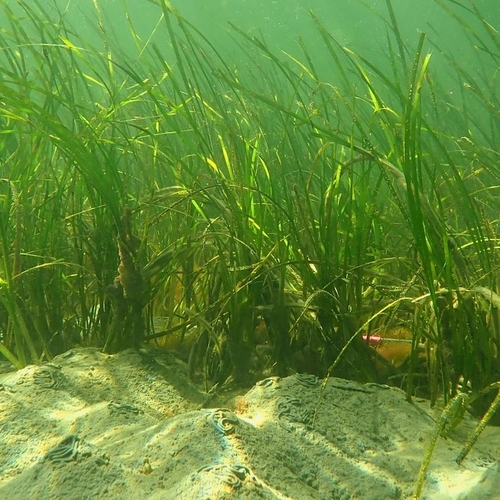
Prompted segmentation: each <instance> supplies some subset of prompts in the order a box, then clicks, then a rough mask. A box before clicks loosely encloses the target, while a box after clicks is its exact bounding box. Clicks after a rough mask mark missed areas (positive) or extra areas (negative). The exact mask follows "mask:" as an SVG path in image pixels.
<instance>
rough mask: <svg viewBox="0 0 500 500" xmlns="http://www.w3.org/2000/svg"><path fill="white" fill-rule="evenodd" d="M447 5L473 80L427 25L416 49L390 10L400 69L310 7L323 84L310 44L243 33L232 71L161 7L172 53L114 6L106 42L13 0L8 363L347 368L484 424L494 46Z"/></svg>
mask: <svg viewBox="0 0 500 500" xmlns="http://www.w3.org/2000/svg"><path fill="white" fill-rule="evenodd" d="M439 3H440V4H441V2H439ZM95 5H96V6H97V5H98V3H97V2H95ZM442 6H443V8H444V9H446V10H447V11H448V13H449V16H450V22H451V20H453V22H457V23H459V24H460V25H461V26H462V28H463V32H464V37H469V39H470V42H471V45H472V46H474V47H475V48H476V54H477V71H474V72H473V71H471V69H470V68H469V67H468V66H467V65H466V64H461V62H460V60H457V58H456V56H455V55H454V54H452V53H446V52H445V53H444V54H443V56H444V58H443V59H442V60H446V64H443V63H442V62H441V63H440V65H439V68H437V67H435V65H433V56H432V54H431V49H434V50H436V49H437V50H439V47H436V45H435V44H433V42H432V40H428V39H427V37H426V35H425V34H423V33H422V34H421V35H420V36H419V37H418V36H417V39H416V40H415V44H414V45H411V46H408V44H405V43H404V42H403V40H402V38H401V35H400V32H399V29H398V25H397V20H396V17H395V15H394V12H393V10H392V6H391V3H390V1H389V0H388V1H387V21H386V26H387V35H386V36H387V47H388V51H387V55H386V61H385V63H384V67H382V66H378V65H376V64H374V63H373V62H372V61H371V60H370V59H368V58H367V57H366V56H364V55H363V54H358V53H354V52H353V51H351V50H350V49H349V48H346V47H342V46H341V45H339V44H338V43H337V42H336V41H335V39H334V38H333V37H332V36H331V35H330V34H329V33H328V32H327V31H326V30H325V29H324V27H323V26H322V25H321V22H320V21H319V20H317V19H316V18H314V15H313V14H312V15H313V19H314V21H315V23H316V25H317V30H318V33H319V35H320V36H321V38H322V40H323V42H324V54H323V55H322V57H323V59H322V60H323V61H325V60H327V59H329V61H330V65H331V66H332V68H333V71H332V75H331V78H329V79H325V78H324V77H323V76H321V75H322V74H323V70H322V69H321V68H318V67H317V64H318V63H317V62H316V60H315V55H314V54H312V53H310V52H308V49H307V46H306V43H305V42H303V41H300V44H299V45H300V47H301V49H302V56H301V57H300V58H299V57H295V56H293V57H292V56H291V55H288V54H281V53H275V52H273V50H272V49H271V48H270V47H268V46H267V45H266V44H265V43H264V42H263V41H261V40H260V39H258V38H252V37H249V36H248V35H246V34H245V33H243V32H241V31H239V30H238V29H237V28H236V27H233V30H234V36H235V37H236V38H237V39H238V42H239V44H240V46H241V47H242V50H243V51H244V53H245V58H246V61H245V64H243V63H241V64H239V65H237V64H234V63H233V62H232V61H230V60H228V59H227V58H225V57H224V56H223V55H222V54H221V53H220V52H218V51H217V49H216V47H215V46H214V45H212V44H211V43H210V41H209V40H207V39H206V38H205V36H204V35H203V34H202V33H200V32H199V31H197V29H195V28H194V27H193V26H191V25H190V24H189V23H188V22H187V21H186V20H184V19H183V18H182V17H180V16H179V15H178V14H177V13H176V12H175V11H174V10H173V9H172V8H171V7H170V6H169V5H168V2H166V1H164V0H158V16H159V18H160V22H159V23H158V26H157V30H164V32H165V33H164V34H165V35H168V39H169V41H170V47H169V48H168V54H164V53H162V50H161V49H160V47H158V46H156V45H155V44H154V43H152V42H151V41H150V40H148V41H142V40H141V39H140V37H139V36H138V35H137V33H135V31H134V29H133V25H132V23H131V24H130V26H131V27H130V29H131V34H132V36H133V39H134V40H135V42H136V44H137V49H138V53H139V54H140V55H139V57H138V58H137V60H135V61H133V62H131V61H129V60H127V58H125V57H123V56H122V55H121V54H120V52H119V49H118V48H116V47H114V46H113V44H112V42H111V37H109V36H108V34H107V32H106V29H105V23H104V21H103V20H102V19H101V18H100V19H99V26H100V27H101V29H102V33H101V34H102V40H100V41H99V43H100V44H101V46H100V47H99V48H92V46H91V44H89V43H88V42H87V41H85V40H82V39H81V38H79V36H78V35H77V33H76V32H75V30H74V29H73V28H72V27H71V26H70V25H68V24H67V23H66V22H65V20H64V16H63V15H61V16H60V18H59V19H57V20H54V16H53V15H52V16H51V15H49V14H48V13H47V12H46V10H45V9H46V7H44V5H43V3H42V2H38V1H36V0H35V1H33V0H30V1H29V2H28V1H22V0H21V1H19V2H18V6H17V9H16V12H14V11H13V10H11V8H10V7H9V3H8V2H6V0H0V9H1V12H2V19H3V21H2V26H1V27H0V65H1V75H2V77H1V79H0V123H1V127H0V164H1V168H2V174H1V183H0V256H1V259H0V354H2V355H3V357H4V358H6V359H7V360H8V361H9V362H10V363H11V364H12V365H13V366H15V367H22V366H24V365H26V364H27V363H38V362H40V361H41V360H50V359H51V358H52V357H53V356H54V355H56V354H58V353H61V352H63V351H64V350H67V349H69V348H71V347H75V346H99V347H102V348H104V349H105V350H106V351H108V352H116V351H117V350H120V349H124V348H127V347H132V346H135V347H137V346H139V345H140V343H141V342H144V341H150V342H158V343H160V344H161V345H165V346H166V348H171V349H176V350H179V351H180V352H181V354H183V355H185V356H186V359H187V360H188V361H189V370H190V375H191V377H192V378H193V379H195V380H203V381H204V382H205V383H206V384H207V387H211V386H213V385H215V384H221V383H223V382H224V381H226V380H227V379H228V378H231V379H233V380H236V381H237V382H243V381H246V380H247V379H249V378H250V379H251V378H252V377H253V376H260V375H262V374H276V375H284V374H286V373H289V372H290V371H300V372H312V373H315V374H316V375H318V376H325V375H327V374H335V375H339V376H343V377H347V378H353V379H357V380H361V381H378V382H383V383H391V384H394V385H398V386H401V387H403V388H405V389H406V390H407V391H408V395H409V397H411V396H413V395H415V394H422V395H427V396H430V398H431V399H432V400H433V401H435V400H436V398H437V397H438V396H439V395H442V396H444V400H445V401H448V400H450V399H451V398H453V397H455V395H456V394H457V393H458V392H460V391H461V390H463V389H465V388H468V389H470V390H472V391H474V392H475V393H476V394H481V395H482V394H483V393H484V394H486V396H487V397H486V400H485V398H484V397H482V398H473V399H475V405H477V411H478V413H480V414H481V415H482V414H484V413H485V411H486V409H487V408H488V405H489V402H491V400H492V399H493V397H492V396H494V394H493V393H492V391H487V390H485V388H487V387H488V386H490V384H493V383H494V382H496V381H498V380H500V367H499V365H500V363H499V353H498V350H499V340H500V332H499V327H500V315H499V308H500V295H498V293H500V292H499V283H498V280H497V270H498V266H499V263H500V260H499V256H498V237H499V229H500V228H499V224H498V214H499V213H500V201H499V199H500V198H499V196H498V193H497V190H498V186H499V181H500V167H499V165H500V158H499V153H498V150H497V146H498V144H500V101H499V97H500V96H499V91H500V87H499V85H498V67H499V65H500V36H499V35H498V33H497V31H496V30H495V29H494V28H493V27H492V26H490V25H489V24H488V23H487V22H486V21H483V17H482V15H481V13H480V12H479V11H478V10H477V8H476V7H474V5H473V3H472V2H470V3H466V2H464V3H462V2H460V1H453V2H442ZM97 15H98V16H100V12H99V10H97ZM471 18H473V19H474V22H471V23H469V22H468V21H467V19H471ZM472 25H473V26H474V28H472V27H471V26H472ZM444 66H447V67H446V68H445V67H444ZM438 69H439V71H438ZM445 74H446V78H447V79H448V80H450V79H452V80H454V81H456V82H457V83H456V87H457V89H458V90H457V91H456V92H455V93H454V94H451V93H449V92H447V91H446V90H445V88H444V87H443V85H441V83H440V82H441V77H442V75H445ZM378 337H382V338H383V339H385V340H383V342H384V344H383V345H381V346H380V348H373V347H372V345H373V344H375V343H376V342H375V341H376V339H378ZM384 345H385V349H386V350H385V351H384V348H383V346H384ZM391 345H392V346H393V351H394V352H396V351H398V352H399V354H398V356H399V358H398V357H397V356H396V355H395V354H390V351H391V349H390V348H387V346H391ZM402 346H403V347H402ZM404 349H406V350H404ZM402 350H403V355H402V356H401V351H402ZM481 391H483V392H481ZM488 397H489V400H488V399H487V398H488ZM471 400H472V398H471Z"/></svg>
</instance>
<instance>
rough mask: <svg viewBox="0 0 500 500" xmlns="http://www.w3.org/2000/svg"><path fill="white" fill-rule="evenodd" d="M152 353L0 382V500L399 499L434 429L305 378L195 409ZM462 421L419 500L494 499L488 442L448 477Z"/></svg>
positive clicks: (81, 357) (200, 399)
mask: <svg viewBox="0 0 500 500" xmlns="http://www.w3.org/2000/svg"><path fill="white" fill-rule="evenodd" d="M186 374H187V369H186V366H185V365H184V363H182V362H181V361H180V360H178V359H177V358H175V357H174V356H173V355H171V354H169V353H166V352H164V351H161V350H157V349H155V348H153V347H147V348H144V349H141V350H140V351H133V350H128V351H124V352H122V353H119V354H116V355H107V354H103V353H102V352H100V351H99V350H97V349H93V348H86V349H72V350H71V351H68V352H67V353H64V354H62V355H60V356H57V357H56V358H55V359H54V361H53V363H50V364H44V365H41V366H28V367H26V368H24V369H22V370H19V371H16V372H7V373H2V374H0V498H2V499H3V498H5V499H9V500H59V499H60V500H87V499H88V500H91V499H92V500H93V499H110V500H115V499H116V500H128V499H130V500H143V499H144V500H160V499H162V500H170V499H172V500H174V499H175V500H195V499H196V500H221V499H280V500H285V499H287V500H288V499H293V500H354V499H359V500H389V499H408V498H411V497H412V493H413V491H414V487H415V481H416V478H417V476H418V471H419V468H420V465H421V463H422V460H423V458H424V456H425V452H426V449H427V447H428V445H429V442H430V440H431V438H432V435H433V434H434V432H435V426H436V424H435V419H436V418H437V416H438V415H436V414H435V413H434V412H433V411H432V410H430V409H429V405H428V403H426V402H423V401H422V402H416V403H415V404H414V405H412V404H410V403H408V402H407V401H406V400H405V394H404V393H403V391H401V390H399V389H395V388H389V387H386V386H380V385H376V384H364V385H363V384H359V383H356V382H352V381H348V380H343V379H339V378H331V379H329V380H328V382H327V384H326V386H324V387H323V383H322V381H321V380H319V379H317V378H316V377H314V376H312V375H307V374H296V375H293V376H290V377H286V378H278V377H271V378H267V379H265V380H262V381H260V382H258V383H257V384H256V385H255V386H254V387H252V388H251V389H250V390H248V391H247V392H245V391H242V392H241V394H239V395H237V394H235V393H234V392H233V393H231V394H230V393H226V394H224V392H221V393H219V394H218V395H216V396H214V395H207V394H206V393H204V392H202V391H201V390H200V389H199V388H197V387H195V386H194V385H192V384H190V383H188V382H187V375H186ZM475 425H476V422H474V421H473V420H472V419H470V418H469V417H467V418H465V419H464V422H463V423H462V424H461V426H460V427H459V428H458V429H457V430H456V431H454V432H453V433H452V435H451V436H450V437H449V438H447V439H444V438H440V439H439V440H438V443H437V446H436V450H435V452H434V455H433V457H432V462H431V464H430V467H429V470H428V473H427V478H426V483H425V487H424V490H423V494H422V498H423V499H436V500H447V499H450V500H452V499H453V500H458V499H462V500H465V499H467V500H473V499H477V500H488V499H500V469H499V462H498V460H499V458H500V429H499V428H494V427H491V428H487V429H486V431H485V432H484V433H483V434H482V435H481V437H480V438H479V440H478V442H477V444H476V446H475V447H474V449H473V450H472V452H471V453H470V454H469V455H468V456H467V458H466V460H465V461H464V462H463V464H462V465H460V466H459V465H457V464H456V462H455V459H456V457H457V455H458V453H459V452H460V450H461V448H462V446H463V444H464V443H465V441H466V439H467V435H468V433H469V432H471V431H472V429H473V428H474V427H475Z"/></svg>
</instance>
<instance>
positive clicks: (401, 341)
mask: <svg viewBox="0 0 500 500" xmlns="http://www.w3.org/2000/svg"><path fill="white" fill-rule="evenodd" d="M398 330H399V329H398ZM388 333H389V334H390V333H391V332H388ZM404 333H405V335H404V336H406V331H404ZM408 334H410V332H408ZM397 335H398V337H400V336H403V335H401V332H400V331H397ZM363 340H365V341H366V342H368V345H369V346H370V347H373V348H374V349H376V351H377V352H378V354H380V356H382V357H383V358H384V359H386V360H387V361H388V362H389V363H391V364H392V365H393V366H395V367H396V368H397V367H399V366H401V365H402V364H403V363H404V362H405V360H406V359H407V358H408V356H409V355H410V353H411V346H412V340H411V334H410V338H397V337H396V338H395V337H392V336H387V337H386V336H384V337H383V336H380V335H363Z"/></svg>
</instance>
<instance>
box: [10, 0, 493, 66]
mask: <svg viewBox="0 0 500 500" xmlns="http://www.w3.org/2000/svg"><path fill="white" fill-rule="evenodd" d="M7 3H9V2H7ZM48 3H49V2H48ZM454 3H455V2H453V1H450V0H419V1H418V2H415V1H413V0H397V1H396V2H393V9H394V13H395V15H396V18H397V20H398V26H399V29H400V31H401V36H402V39H403V41H404V42H405V44H406V43H408V44H414V43H416V40H417V39H418V34H419V33H420V32H426V33H427V34H428V35H429V36H430V37H431V38H432V39H433V40H434V41H435V42H437V43H439V47H440V48H442V49H443V50H446V51H447V50H451V51H453V52H455V53H456V54H457V55H459V57H461V58H464V57H467V54H469V53H470V50H471V44H470V42H469V41H468V40H467V39H466V38H465V37H464V32H463V30H462V29H461V28H460V27H459V26H458V24H457V23H456V22H455V21H454V20H453V19H452V18H451V17H450V16H449V15H448V14H447V13H446V12H445V11H444V10H443V9H442V8H441V7H440V6H439V4H441V5H443V6H446V5H452V4H454ZM12 4H13V6H14V4H15V2H12ZM474 4H475V6H476V7H477V8H478V9H479V10H480V11H481V12H482V14H483V15H484V16H485V20H486V21H488V22H490V23H491V24H492V25H495V23H496V22H497V19H498V18H499V16H500V6H499V3H498V2H497V1H496V0H476V1H475V2H474ZM49 5H54V6H56V7H55V8H54V9H52V10H51V12H52V13H53V15H54V16H55V19H54V20H57V17H58V16H63V17H64V18H65V20H66V22H69V23H72V24H73V25H74V26H75V27H77V28H78V33H79V35H81V36H82V37H83V38H87V39H89V40H91V39H92V38H95V39H96V41H97V42H99V41H100V40H101V33H100V30H99V28H98V26H97V16H96V6H97V8H98V10H100V13H101V14H102V18H103V19H104V20H105V21H106V23H105V24H106V29H107V30H109V29H112V30H113V31H114V33H115V36H116V40H117V41H118V42H119V44H120V46H121V48H122V49H123V50H124V51H125V52H128V53H129V54H130V55H131V56H132V55H135V53H136V51H135V49H134V44H133V43H132V40H131V37H130V25H129V24H128V23H127V18H128V19H129V22H130V23H132V24H133V28H134V31H135V32H136V33H137V35H139V36H140V37H141V39H142V41H143V42H145V41H146V40H150V41H151V42H154V43H158V44H159V45H162V44H164V48H166V47H165V46H168V40H167V38H166V34H165V33H164V32H162V30H161V29H160V30H158V24H159V22H160V16H161V8H160V5H159V2H156V1H154V0H140V1H137V0H99V1H96V0H55V1H54V2H53V3H52V2H50V3H49ZM49 5H48V6H47V8H48V9H50V7H49ZM171 5H172V6H173V7H174V8H176V9H177V10H178V11H179V12H180V14H181V15H182V16H183V17H185V18H186V20H187V21H189V22H191V23H192V24H193V25H194V26H195V27H196V28H198V29H199V30H200V31H201V32H202V33H203V34H204V35H205V36H206V37H207V38H208V39H209V40H210V41H211V42H212V43H214V45H215V46H216V48H217V49H218V50H224V49H225V51H226V53H233V55H235V53H236V54H238V55H235V57H236V58H239V57H241V56H240V55H239V52H238V51H237V50H236V41H235V39H234V33H232V30H231V29H230V24H232V25H234V26H236V27H238V28H240V29H241V30H242V31H243V32H245V33H246V34H248V35H250V36H257V37H262V38H263V40H265V42H266V44H267V45H268V46H269V47H270V48H276V49H279V50H283V51H286V52H288V53H291V54H293V55H298V54H300V48H299V45H298V38H299V37H302V38H303V39H304V40H305V42H306V46H307V47H308V49H309V50H310V51H312V52H313V53H314V51H315V50H318V51H321V50H322V49H323V42H322V40H320V36H319V34H318V31H317V28H316V25H315V24H314V22H313V21H312V19H311V15H310V13H311V12H313V13H314V14H315V15H316V16H317V18H318V19H319V20H320V22H321V23H322V25H323V26H324V27H325V28H326V30H327V31H328V32H329V33H330V34H331V35H332V36H333V37H334V38H335V39H336V41H337V42H338V43H339V44H340V45H343V46H347V47H349V48H350V49H352V50H354V51H356V52H361V53H363V54H365V55H366V54H367V53H372V54H374V55H375V56H376V54H377V53H378V54H380V53H384V52H386V51H387V39H386V36H387V21H388V14H387V4H386V1H385V0H211V1H201V0H173V1H172V2H171ZM57 11H58V12H57ZM463 14H464V15H466V14H467V12H465V11H464V12H463ZM471 22H472V25H474V23H475V22H477V19H475V18H474V16H471ZM165 52H167V51H166V50H165ZM381 60H382V58H381Z"/></svg>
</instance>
